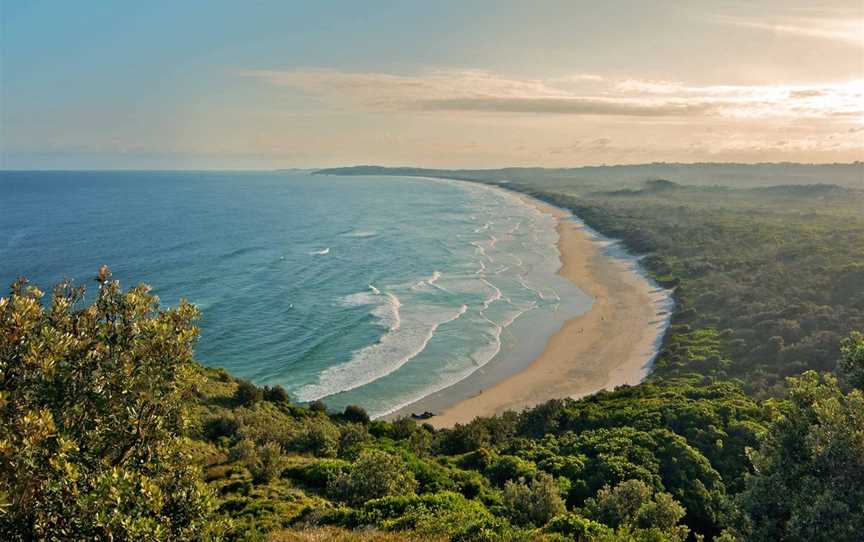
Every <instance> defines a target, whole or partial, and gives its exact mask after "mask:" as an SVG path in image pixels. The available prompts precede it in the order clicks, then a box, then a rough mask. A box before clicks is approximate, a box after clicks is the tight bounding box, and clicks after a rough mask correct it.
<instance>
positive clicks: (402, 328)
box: [296, 292, 468, 401]
mask: <svg viewBox="0 0 864 542" xmlns="http://www.w3.org/2000/svg"><path fill="white" fill-rule="evenodd" d="M385 295H387V296H388V298H389V299H390V303H389V304H390V305H391V306H394V307H395V314H396V315H397V316H396V320H395V324H394V325H391V326H390V329H389V331H388V332H387V333H385V334H384V335H383V336H382V337H381V338H380V339H379V340H378V342H377V343H375V344H372V345H369V346H366V347H364V348H361V349H360V350H357V351H355V352H354V354H353V355H352V357H351V360H350V361H347V362H345V363H342V364H339V365H335V366H332V367H328V368H327V369H325V370H323V371H322V372H321V373H320V374H319V377H318V383H317V384H309V385H306V386H304V387H302V388H300V389H299V390H298V391H297V392H296V395H297V398H298V399H299V400H300V401H314V400H316V399H321V398H322V397H327V396H328V395H333V394H335V393H339V392H344V391H349V390H353V389H355V388H359V387H360V386H364V385H366V384H369V383H370V382H373V381H375V380H378V379H379V378H382V377H385V376H387V375H389V374H390V373H392V372H394V371H396V370H397V369H399V368H400V367H402V366H403V365H405V364H406V363H408V362H409V361H411V360H412V359H414V358H415V357H417V355H419V354H420V353H421V352H423V350H425V349H426V346H427V345H428V344H429V341H431V340H432V337H433V336H434V335H435V332H436V331H437V330H438V328H439V327H440V326H442V325H444V324H447V323H449V322H452V321H454V320H457V319H458V318H460V317H461V316H462V315H463V314H465V312H466V311H467V310H468V306H467V305H462V306H461V307H459V310H458V311H456V312H455V314H453V313H451V314H448V315H446V316H444V317H443V318H441V319H439V320H437V321H435V322H433V323H431V324H427V325H425V326H424V325H422V324H419V325H402V320H401V318H400V317H399V316H398V315H399V308H400V307H401V303H400V302H399V298H398V297H396V296H395V295H393V294H391V293H389V292H387V293H385ZM373 313H374V311H373Z"/></svg>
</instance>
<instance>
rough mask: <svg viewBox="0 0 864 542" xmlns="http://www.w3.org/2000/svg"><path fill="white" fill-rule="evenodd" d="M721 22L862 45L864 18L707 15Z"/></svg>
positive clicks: (863, 44) (710, 18)
mask: <svg viewBox="0 0 864 542" xmlns="http://www.w3.org/2000/svg"><path fill="white" fill-rule="evenodd" d="M707 19H708V20H710V21H714V22H717V23H721V24H727V25H732V26H738V27H743V28H752V29H754V30H763V31H769V32H774V33H778V34H790V35H793V36H803V37H808V38H818V39H827V40H832V41H840V42H845V43H849V44H852V45H857V46H859V47H864V19H861V18H860V14H859V16H858V18H854V17H853V18H851V19H850V18H839V17H774V18H771V19H757V18H750V17H739V16H730V15H712V16H709V17H708V18H707Z"/></svg>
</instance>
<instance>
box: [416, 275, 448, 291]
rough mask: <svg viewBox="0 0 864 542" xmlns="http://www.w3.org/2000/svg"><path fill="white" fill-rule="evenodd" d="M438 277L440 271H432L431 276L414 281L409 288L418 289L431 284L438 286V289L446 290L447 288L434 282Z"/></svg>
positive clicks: (439, 276) (434, 286)
mask: <svg viewBox="0 0 864 542" xmlns="http://www.w3.org/2000/svg"><path fill="white" fill-rule="evenodd" d="M440 278H441V271H433V272H432V276H431V277H429V278H428V279H423V280H420V281H417V282H415V283H414V285H413V286H411V289H412V290H418V289H421V288H424V287H426V286H432V287H433V288H438V289H439V290H442V291H445V292H447V291H448V290H447V289H446V288H442V287H441V286H438V285H437V284H435V283H436V282H438V279H440Z"/></svg>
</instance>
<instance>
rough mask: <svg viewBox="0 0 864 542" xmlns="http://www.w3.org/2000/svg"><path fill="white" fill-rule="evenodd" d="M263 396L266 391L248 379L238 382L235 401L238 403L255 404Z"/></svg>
mask: <svg viewBox="0 0 864 542" xmlns="http://www.w3.org/2000/svg"><path fill="white" fill-rule="evenodd" d="M263 398H264V391H263V390H262V389H261V388H259V387H258V386H256V385H255V384H253V383H251V382H249V381H248V380H240V381H239V382H238V384H237V390H236V391H234V402H236V403H237V404H238V405H244V406H250V405H254V404H255V403H257V402H258V401H260V400H262V399H263Z"/></svg>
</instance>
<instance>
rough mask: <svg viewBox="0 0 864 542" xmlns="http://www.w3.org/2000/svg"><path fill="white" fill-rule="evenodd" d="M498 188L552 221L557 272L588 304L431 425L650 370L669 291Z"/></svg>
mask: <svg viewBox="0 0 864 542" xmlns="http://www.w3.org/2000/svg"><path fill="white" fill-rule="evenodd" d="M499 189H501V190H506V189H505V188H503V187H499ZM506 191H507V192H509V193H510V194H513V195H515V196H516V197H518V198H520V199H521V200H522V201H523V202H524V203H526V204H528V205H530V206H532V207H534V208H536V209H537V210H539V211H540V212H543V213H546V214H549V215H551V216H553V217H554V218H555V219H556V220H557V225H556V229H557V231H558V237H559V238H558V252H559V255H560V259H561V268H560V269H559V270H558V274H559V275H560V276H562V277H564V278H566V279H568V280H570V281H571V282H573V283H574V284H576V286H578V287H579V288H580V289H581V290H582V291H584V292H585V293H586V294H588V295H589V296H591V297H592V298H593V299H594V303H593V305H592V307H591V308H590V309H589V310H588V311H587V312H585V313H584V314H582V315H579V316H577V317H575V318H572V319H570V320H567V321H566V322H565V323H564V324H563V326H562V327H561V329H559V330H558V331H557V332H555V333H554V334H553V335H552V336H551V337H550V338H549V340H548V341H547V342H546V344H545V347H544V349H543V351H542V353H540V355H539V356H538V357H536V358H535V359H534V360H533V361H532V362H531V363H530V364H529V365H528V366H527V367H525V368H523V369H522V370H521V371H519V372H517V373H515V374H512V375H510V376H508V377H506V378H504V379H502V380H500V381H498V382H495V383H493V384H492V385H490V386H489V387H486V388H485V389H483V390H482V391H479V392H475V393H474V394H473V395H472V396H470V397H467V398H461V400H458V402H456V403H449V404H447V405H445V406H443V408H439V409H438V410H433V412H435V416H433V417H432V418H430V419H429V420H428V422H429V423H431V424H432V425H433V426H435V427H437V428H440V427H452V426H453V425H455V424H457V423H467V422H470V421H471V420H472V419H474V418H476V417H480V416H493V415H496V414H500V413H502V412H504V411H507V410H516V411H519V410H523V409H525V408H530V407H532V406H536V405H538V404H541V403H543V402H546V401H548V400H550V399H561V398H566V397H571V398H579V397H584V396H586V395H590V394H593V393H596V392H598V391H601V390H604V389H613V388H615V387H616V386H620V385H624V384H629V385H635V384H638V383H639V382H641V381H642V380H643V379H644V378H645V377H646V376H647V375H648V373H649V372H650V367H651V364H652V362H653V360H654V357H655V356H656V352H657V349H658V346H659V343H660V341H661V340H662V337H663V333H664V331H665V329H666V327H667V325H668V319H669V315H670V311H669V305H670V303H671V301H670V300H671V298H670V296H669V292H668V291H666V290H664V289H662V288H660V287H658V286H657V285H656V284H654V283H653V282H652V281H651V280H650V279H649V278H647V277H646V276H645V275H644V274H643V273H642V272H641V271H640V269H639V268H638V263H637V259H636V258H633V257H630V256H621V255H615V254H610V253H609V252H612V251H611V250H609V249H610V248H612V247H613V242H612V241H609V240H607V239H605V238H603V237H602V236H599V235H598V234H596V233H595V232H593V231H592V230H590V228H588V227H587V226H586V225H585V224H583V223H582V222H581V221H579V220H578V219H575V218H574V217H573V215H571V214H570V213H569V212H567V211H565V210H563V209H560V208H557V207H554V206H552V205H550V204H547V203H545V202H542V201H540V200H537V199H535V198H532V197H530V196H527V195H525V194H521V193H518V192H514V191H510V190H506ZM441 395H446V392H445V393H444V394H441ZM439 400H440V396H439ZM424 403H427V404H428V402H426V401H424V400H422V399H421V400H420V401H417V402H415V403H413V404H411V405H408V406H407V407H405V408H403V409H400V410H399V411H397V412H395V413H393V414H391V415H389V416H386V417H387V418H391V417H399V416H406V415H408V414H410V413H411V412H422V411H423V410H427V409H426V408H424ZM430 406H431V405H430ZM435 406H441V405H440V403H439V405H435ZM433 408H434V407H433Z"/></svg>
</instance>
